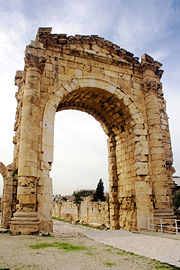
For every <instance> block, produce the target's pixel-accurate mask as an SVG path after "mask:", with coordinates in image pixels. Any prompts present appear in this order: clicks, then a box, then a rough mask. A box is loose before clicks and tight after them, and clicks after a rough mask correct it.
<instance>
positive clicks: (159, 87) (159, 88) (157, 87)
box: [144, 80, 163, 95]
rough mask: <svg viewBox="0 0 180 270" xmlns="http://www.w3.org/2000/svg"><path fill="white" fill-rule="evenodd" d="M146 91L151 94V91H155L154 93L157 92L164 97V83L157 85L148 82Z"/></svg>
mask: <svg viewBox="0 0 180 270" xmlns="http://www.w3.org/2000/svg"><path fill="white" fill-rule="evenodd" d="M144 90H145V91H146V92H149V91H150V90H153V91H154V92H156V93H157V94H159V95H162V94H163V93H162V83H157V82H156V81H150V80H147V81H146V82H145V83H144Z"/></svg>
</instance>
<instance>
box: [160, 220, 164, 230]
mask: <svg viewBox="0 0 180 270" xmlns="http://www.w3.org/2000/svg"><path fill="white" fill-rule="evenodd" d="M160 224H161V232H163V226H162V219H161V218H160Z"/></svg>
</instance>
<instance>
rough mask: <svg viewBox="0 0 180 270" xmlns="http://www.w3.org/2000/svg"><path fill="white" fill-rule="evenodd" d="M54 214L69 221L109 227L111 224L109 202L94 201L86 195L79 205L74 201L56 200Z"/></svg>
mask: <svg viewBox="0 0 180 270" xmlns="http://www.w3.org/2000/svg"><path fill="white" fill-rule="evenodd" d="M53 216H54V217H57V218H60V219H63V220H67V221H79V222H82V223H86V224H91V225H99V226H101V225H105V226H106V227H108V228H109V225H110V211H109V203H108V202H100V201H99V202H92V201H91V198H90V197H86V198H85V199H84V200H83V201H81V203H80V204H79V205H77V204H75V203H74V202H73V201H63V202H54V203H53Z"/></svg>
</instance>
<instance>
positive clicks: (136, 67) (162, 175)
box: [10, 28, 173, 233]
mask: <svg viewBox="0 0 180 270" xmlns="http://www.w3.org/2000/svg"><path fill="white" fill-rule="evenodd" d="M160 67H161V64H160V63H159V62H157V61H154V59H153V58H152V57H150V56H148V55H143V56H142V59H141V63H140V62H139V61H138V58H137V57H134V56H133V54H131V53H130V52H127V51H126V50H124V49H120V48H119V47H118V46H117V45H115V44H112V43H111V42H109V41H104V39H102V38H99V37H97V36H75V37H66V35H53V34H51V29H50V28H40V29H39V31H38V34H37V37H36V41H35V42H34V41H32V42H31V44H30V45H29V46H27V48H26V57H25V69H24V71H21V72H20V71H19V72H17V74H16V80H15V81H16V85H17V86H18V92H17V95H16V98H17V101H18V107H17V113H16V123H15V131H16V134H15V137H14V143H15V151H14V162H15V164H16V168H17V169H18V188H17V205H16V212H15V214H14V217H13V218H12V219H11V222H10V229H11V231H12V232H13V233H33V232H38V231H39V230H46V231H52V220H51V207H52V206H51V199H52V197H51V195H52V183H51V182H52V180H51V179H50V177H49V171H50V170H51V164H52V162H53V144H54V141H53V138H54V117H55V113H56V112H57V111H60V110H65V109H77V110H81V111H85V112H87V113H89V114H91V115H92V116H94V118H95V119H96V120H98V121H99V122H100V124H101V126H102V128H103V129H104V131H105V133H106V134H107V135H108V137H109V139H108V150H109V183H110V225H111V228H112V229H118V228H123V229H128V230H135V229H137V227H138V228H140V227H141V226H142V223H141V218H142V217H147V216H153V215H156V214H157V213H166V211H169V209H171V210H172V185H173V184H172V183H173V182H172V172H173V168H172V152H171V144H170V137H169V129H168V120H167V115H166V111H165V102H164V99H163V95H162V85H161V83H160V78H161V76H162V71H161V70H160Z"/></svg>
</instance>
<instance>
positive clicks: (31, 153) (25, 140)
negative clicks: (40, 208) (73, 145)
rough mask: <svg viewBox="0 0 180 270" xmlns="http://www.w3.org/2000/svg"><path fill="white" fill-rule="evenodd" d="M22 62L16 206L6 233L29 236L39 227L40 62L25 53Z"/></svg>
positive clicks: (37, 58)
mask: <svg viewBox="0 0 180 270" xmlns="http://www.w3.org/2000/svg"><path fill="white" fill-rule="evenodd" d="M25 63H26V66H25V70H26V77H25V85H24V93H23V107H22V119H21V131H20V150H19V159H18V187H17V201H18V204H17V206H16V213H15V214H14V218H12V220H11V225H10V230H11V231H12V232H13V233H20V232H21V233H23V234H30V233H32V232H36V231H38V225H39V221H38V216H37V190H36V189H37V182H38V144H39V141H38V140H39V132H40V119H39V104H40V102H39V100H40V71H41V67H42V61H41V60H40V59H39V57H36V56H33V55H30V54H26V57H25Z"/></svg>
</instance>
